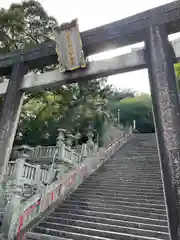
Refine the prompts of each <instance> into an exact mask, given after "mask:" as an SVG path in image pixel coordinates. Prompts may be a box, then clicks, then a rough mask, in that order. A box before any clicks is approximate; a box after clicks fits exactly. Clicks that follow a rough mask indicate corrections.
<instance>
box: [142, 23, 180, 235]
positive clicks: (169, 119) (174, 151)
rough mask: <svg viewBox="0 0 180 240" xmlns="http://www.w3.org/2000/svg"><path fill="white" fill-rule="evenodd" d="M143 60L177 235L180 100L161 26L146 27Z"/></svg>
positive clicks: (171, 219)
mask: <svg viewBox="0 0 180 240" xmlns="http://www.w3.org/2000/svg"><path fill="white" fill-rule="evenodd" d="M146 47H147V61H148V62H149V77H150V86H151V94H152V101H153V111H154V119H155V125H156V132H157V141H158V146H159V156H160V162H161V171H162V175H163V180H164V188H165V195H166V202H167V210H168V217H169V224H170V230H171V237H172V239H173V240H176V239H180V236H178V228H179V224H180V192H179V190H180V175H179V170H180V104H179V99H178V94H177V85H176V78H175V73H174V67H173V59H172V49H171V48H170V46H169V42H168V35H167V32H166V29H165V26H163V25H161V26H157V25H155V26H152V27H150V28H149V29H148V31H147V42H146Z"/></svg>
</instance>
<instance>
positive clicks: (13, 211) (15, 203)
mask: <svg viewBox="0 0 180 240" xmlns="http://www.w3.org/2000/svg"><path fill="white" fill-rule="evenodd" d="M19 149H20V151H19V152H18V158H17V159H16V167H15V172H14V173H13V174H12V176H10V179H8V181H7V182H6V202H7V203H6V206H5V208H4V216H3V221H2V225H1V228H0V232H1V233H2V234H3V238H4V239H12V237H13V236H14V232H15V231H16V229H17V223H18V217H19V210H20V209H19V206H20V204H21V200H22V196H23V188H24V183H23V180H22V178H23V174H24V163H25V160H26V159H27V157H28V154H26V150H27V149H28V150H29V147H28V148H26V147H24V146H21V147H18V150H19Z"/></svg>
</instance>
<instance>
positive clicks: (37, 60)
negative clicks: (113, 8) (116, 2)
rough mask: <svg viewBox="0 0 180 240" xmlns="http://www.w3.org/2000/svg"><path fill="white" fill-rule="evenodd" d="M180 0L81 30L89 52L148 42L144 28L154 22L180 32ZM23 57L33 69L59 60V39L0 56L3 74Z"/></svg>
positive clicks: (85, 46) (170, 30)
mask: <svg viewBox="0 0 180 240" xmlns="http://www.w3.org/2000/svg"><path fill="white" fill-rule="evenodd" d="M179 16H180V2H179V1H174V2H171V3H169V4H165V5H163V6H160V7H157V8H154V9H151V10H148V11H145V12H142V13H139V14H136V15H134V16H130V17H128V18H125V19H122V20H119V21H116V22H112V23H109V24H106V25H103V26H100V27H97V28H94V29H90V30H88V31H85V32H82V33H81V38H82V43H83V49H84V52H85V55H86V56H88V55H91V54H94V53H98V52H101V51H104V50H107V49H110V48H111V49H112V48H116V47H123V46H126V45H130V44H134V43H137V42H140V41H144V37H145V34H144V31H145V29H146V28H148V27H149V26H151V25H153V24H165V25H166V27H167V31H168V34H171V33H176V32H178V31H179V26H180V18H179ZM17 58H21V59H22V60H23V61H24V62H25V63H26V65H27V66H28V67H29V69H35V68H42V67H44V66H47V65H51V64H55V63H57V62H58V60H57V54H56V51H55V42H54V41H47V42H44V43H42V44H39V45H37V46H35V47H34V48H32V49H25V50H20V51H15V52H11V53H8V54H6V55H1V56H0V75H9V74H10V73H11V71H12V65H13V64H14V63H15V62H16V61H17Z"/></svg>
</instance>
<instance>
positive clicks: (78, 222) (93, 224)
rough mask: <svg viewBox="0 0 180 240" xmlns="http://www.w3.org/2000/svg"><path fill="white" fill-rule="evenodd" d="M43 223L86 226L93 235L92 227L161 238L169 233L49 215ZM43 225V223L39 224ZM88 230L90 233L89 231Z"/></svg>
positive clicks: (166, 237) (60, 225)
mask: <svg viewBox="0 0 180 240" xmlns="http://www.w3.org/2000/svg"><path fill="white" fill-rule="evenodd" d="M42 223H43V224H47V225H48V224H49V228H50V226H52V225H51V224H57V226H58V225H59V227H60V228H61V227H63V230H65V229H64V227H65V226H68V227H69V226H75V227H78V228H79V227H80V228H84V229H85V228H86V229H87V226H88V231H87V234H91V235H93V233H92V231H93V230H94V229H96V230H101V231H107V229H108V231H110V232H114V233H118V234H120V233H126V234H134V235H139V236H148V237H158V238H163V239H168V238H169V234H168V233H166V232H157V231H153V230H145V229H137V228H132V227H125V226H124V227H122V226H119V225H109V224H104V223H97V222H86V221H82V220H73V219H72V220H70V219H63V218H56V219H54V218H51V217H49V218H48V219H45V220H44V221H43V222H42ZM41 226H43V225H41ZM89 232H90V233H89Z"/></svg>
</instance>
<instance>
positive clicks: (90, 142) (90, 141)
mask: <svg viewBox="0 0 180 240" xmlns="http://www.w3.org/2000/svg"><path fill="white" fill-rule="evenodd" d="M87 136H88V141H87V146H88V148H89V149H91V150H92V149H93V147H94V142H93V137H94V134H93V128H92V127H91V126H89V127H88V133H87Z"/></svg>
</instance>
